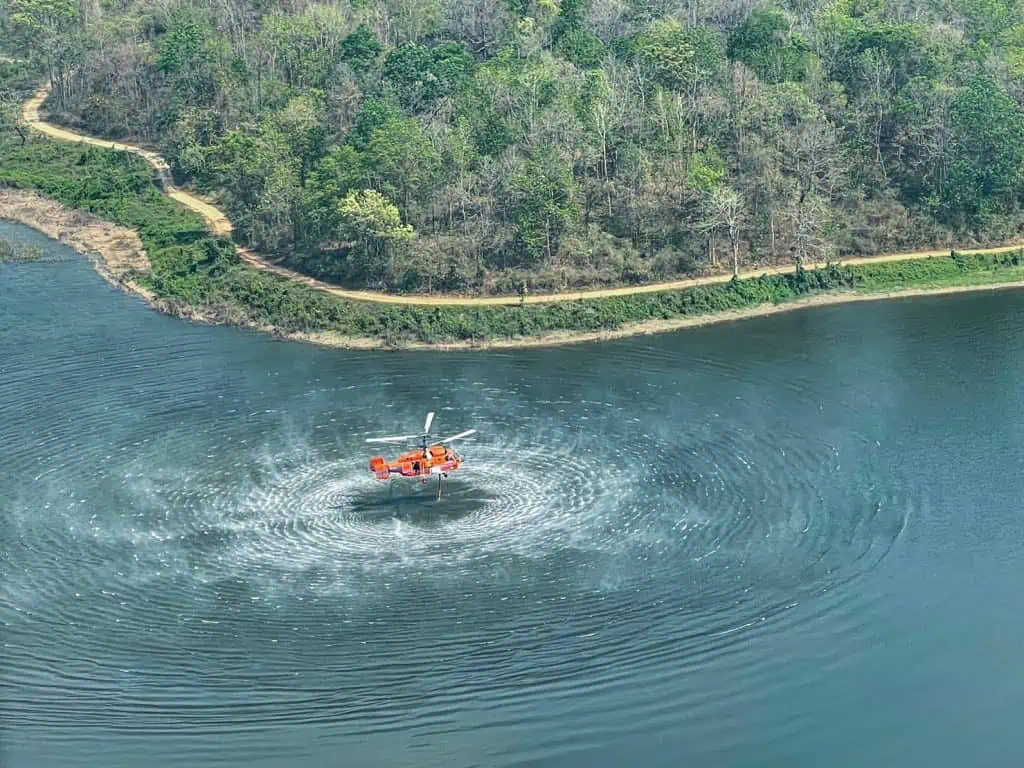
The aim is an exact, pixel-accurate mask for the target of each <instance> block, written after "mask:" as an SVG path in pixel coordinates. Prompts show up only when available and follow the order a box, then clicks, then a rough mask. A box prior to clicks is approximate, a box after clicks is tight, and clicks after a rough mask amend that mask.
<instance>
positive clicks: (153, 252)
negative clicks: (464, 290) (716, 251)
mask: <svg viewBox="0 0 1024 768" xmlns="http://www.w3.org/2000/svg"><path fill="white" fill-rule="evenodd" d="M5 185H6V186H13V187H19V188H25V189H35V190H38V191H40V192H42V193H43V194H45V195H46V196H48V197H51V198H54V199H56V200H59V201H61V202H63V203H64V204H66V205H69V206H72V207H75V208H78V209H82V210H87V211H90V212H91V213H94V214H96V215H98V216H100V217H102V218H105V219H108V220H110V221H114V222H116V223H118V224H121V225H123V226H127V227H130V228H132V229H135V230H137V231H138V232H139V234H140V236H141V237H142V242H143V245H144V246H145V248H146V251H147V253H148V255H149V258H150V261H151V263H152V267H153V268H152V271H151V272H150V273H147V274H142V275H132V276H129V277H130V278H131V279H134V280H136V281H137V282H139V283H141V284H143V285H145V286H146V287H148V288H149V289H151V290H152V291H153V292H154V293H155V294H156V295H157V296H159V297H160V298H161V299H163V300H164V302H165V306H166V308H167V309H169V310H170V311H178V312H181V313H182V314H184V315H186V316H189V315H192V314H193V311H194V310H197V309H198V310H199V311H200V312H201V313H202V314H206V315H212V316H214V317H216V318H217V319H219V320H221V321H225V322H233V323H239V324H249V323H251V324H256V325H259V326H268V325H269V326H273V327H276V328H277V329H280V330H282V331H285V332H303V331H305V332H313V331H335V332H337V333H340V334H342V335H345V336H349V337H362V338H371V339H375V340H377V341H382V342H385V343H391V344H396V345H400V344H401V343H403V342H406V341H422V342H427V343H437V342H445V341H465V340H477V341H484V340H495V339H507V338H516V337H527V336H538V335H542V334H544V333H546V332H551V331H601V330H613V329H616V328H619V327H621V326H623V325H624V324H627V323H633V322H638V321H645V320H670V319H673V318H680V317H687V316H694V315H706V314H709V313H714V312H719V311H722V310H729V309H744V308H749V307H755V306H757V305H759V304H763V303H765V302H785V301H790V300H793V299H795V298H799V297H801V296H806V295H810V294H814V293H820V292H823V291H842V290H847V291H848V290H864V291H880V290H891V289H897V288H902V287H937V286H943V285H960V284H965V283H997V282H1009V281H1013V280H1024V250H1016V251H1010V252H1005V253H999V254H961V253H956V254H951V255H950V256H943V257H935V258H928V259H922V260H918V261H909V262H907V261H904V262H886V263H882V264H876V265H870V266H859V267H849V266H839V265H835V266H832V267H830V268H828V269H822V270H803V271H798V272H796V273H790V274H786V275H779V276H773V277H762V278H757V279H746V280H736V279H734V280H732V281H730V282H727V283H720V284H716V285H709V286H706V287H698V288H691V289H687V290H683V291H674V292H659V293H647V294H637V295H633V296H626V297H617V298H607V299H596V300H586V301H572V302H563V303H554V304H550V303H549V304H526V305H524V306H476V307H461V306H454V307H422V306H415V305H412V306H400V305H392V304H378V303H360V302H350V301H343V300H340V299H338V298H336V297H333V296H330V295H329V294H326V293H323V292H320V291H317V290H315V289H312V288H309V287H307V286H305V285H302V284H300V283H297V282H295V281H292V280H287V279H284V278H281V277H278V276H276V275H273V274H270V273H267V272H263V271H260V270H255V269H252V268H250V267H248V266H246V265H244V264H242V263H240V261H239V259H238V255H237V253H236V252H235V249H234V247H233V245H232V243H230V242H229V241H227V240H225V239H221V238H214V237H211V236H210V235H209V234H208V233H207V231H206V230H205V229H204V227H203V221H202V219H200V218H199V217H198V216H197V215H196V214H194V213H192V212H191V211H188V210H186V209H184V208H182V207H181V206H179V205H178V204H176V203H174V202H173V201H172V200H170V199H169V198H168V197H166V196H165V195H163V194H162V193H161V192H160V190H159V189H158V188H157V187H156V186H155V184H154V182H153V174H152V170H151V169H150V168H149V166H148V165H146V163H145V161H143V160H142V159H141V158H138V157H137V156H135V155H131V154H127V153H122V152H112V151H110V150H105V149H97V148H82V147H81V146H75V145H68V144H62V143H59V142H51V141H49V140H47V139H43V138H38V137H37V138H34V139H30V140H29V141H27V142H26V143H25V144H24V145H23V144H21V143H20V141H18V140H17V139H16V138H12V137H9V138H6V139H0V186H5Z"/></svg>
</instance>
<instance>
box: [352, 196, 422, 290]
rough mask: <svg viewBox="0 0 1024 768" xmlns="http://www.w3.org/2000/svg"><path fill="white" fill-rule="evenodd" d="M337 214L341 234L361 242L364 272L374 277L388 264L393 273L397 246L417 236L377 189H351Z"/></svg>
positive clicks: (395, 208)
mask: <svg viewBox="0 0 1024 768" xmlns="http://www.w3.org/2000/svg"><path fill="white" fill-rule="evenodd" d="M338 213H339V214H340V216H341V219H340V230H341V233H342V236H343V237H347V238H350V239H352V240H355V241H356V242H357V243H359V245H360V247H361V248H362V252H363V254H365V256H366V261H365V262H364V264H363V265H362V268H363V269H362V270H361V271H364V272H366V273H367V274H369V275H372V276H374V277H379V276H380V275H381V274H382V273H383V270H384V269H385V268H386V267H387V268H388V269H390V271H391V272H394V258H395V248H396V246H397V245H399V244H401V243H405V242H409V241H410V240H412V238H413V237H414V235H415V233H414V231H413V228H412V227H411V226H409V225H408V224H403V223H402V217H401V215H400V214H399V212H398V207H397V206H395V204H394V203H392V202H391V201H390V200H388V199H387V198H386V197H385V196H384V195H382V194H380V193H379V192H377V191H376V190H374V189H363V190H360V191H358V192H357V191H355V190H352V191H350V192H349V193H348V194H347V195H345V198H344V199H343V200H341V202H340V203H339V204H338Z"/></svg>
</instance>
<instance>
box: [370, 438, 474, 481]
mask: <svg viewBox="0 0 1024 768" xmlns="http://www.w3.org/2000/svg"><path fill="white" fill-rule="evenodd" d="M461 464H462V459H461V458H460V457H459V456H457V455H456V454H455V453H454V452H453V451H452V450H451V449H449V448H445V446H443V445H430V446H427V447H426V448H425V449H418V450H415V451H408V452H406V453H403V454H401V455H399V457H398V458H397V459H395V460H394V461H390V462H389V461H386V460H385V459H384V457H383V456H374V457H373V458H371V459H370V471H371V472H373V474H374V476H375V477H376V478H377V479H378V480H388V479H390V478H391V477H392V476H393V475H399V476H401V477H429V476H430V475H447V474H448V473H449V472H454V471H455V470H457V469H458V468H459V466H460V465H461Z"/></svg>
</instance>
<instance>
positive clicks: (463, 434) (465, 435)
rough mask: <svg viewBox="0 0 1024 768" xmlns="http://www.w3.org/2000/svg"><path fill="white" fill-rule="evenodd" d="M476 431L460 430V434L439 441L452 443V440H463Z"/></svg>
mask: <svg viewBox="0 0 1024 768" xmlns="http://www.w3.org/2000/svg"><path fill="white" fill-rule="evenodd" d="M475 432H476V430H475V429H467V430H466V431H465V432H459V434H457V435H452V436H451V437H446V438H445V439H444V440H438V441H437V442H439V443H450V442H451V441H452V440H461V439H462V438H464V437H469V436H470V435H472V434H473V433H475Z"/></svg>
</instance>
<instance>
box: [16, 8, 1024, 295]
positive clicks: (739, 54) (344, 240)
mask: <svg viewBox="0 0 1024 768" xmlns="http://www.w3.org/2000/svg"><path fill="white" fill-rule="evenodd" d="M0 40H2V41H3V43H2V45H3V50H0V68H4V67H6V68H8V69H10V68H11V67H13V66H14V64H13V63H12V62H16V63H18V65H19V66H22V67H24V68H25V70H24V71H26V72H31V73H33V74H34V75H36V76H38V77H40V78H47V77H48V78H49V79H50V81H51V82H52V83H53V86H54V87H53V92H52V95H51V97H50V98H49V100H48V102H47V105H46V109H47V113H48V115H49V119H51V120H53V121H54V122H59V123H62V124H65V125H68V126H70V127H73V128H76V129H78V130H83V131H86V132H89V133H92V134H95V135H100V136H104V137H109V138H111V139H124V140H132V141H136V142H138V143H141V144H144V145H146V146H151V147H155V148H157V149H159V150H160V151H161V152H162V153H163V154H164V155H165V156H166V157H167V159H168V161H169V162H170V164H171V167H172V171H173V175H174V177H175V181H176V183H179V184H182V185H186V186H189V187H191V188H193V189H195V190H198V191H199V192H201V193H203V194H204V195H208V196H209V197H210V198H211V199H213V200H216V201H218V203H219V204H220V205H221V206H223V208H224V209H225V211H226V212H227V213H228V215H229V216H230V217H231V219H232V220H233V222H234V224H235V227H236V232H235V237H236V238H237V239H238V240H239V241H240V242H242V243H244V244H246V245H249V246H251V247H253V248H254V249H256V250H258V251H259V252H261V253H263V254H265V255H266V256H268V257H269V258H271V259H274V260H277V261H280V262H281V263H284V264H287V265H288V266H290V267H292V268H293V269H297V270H300V271H303V272H306V273H308V274H312V275H315V276H317V277H320V278H323V279H327V280H331V281H333V282H337V283H340V284H344V285H348V286H353V287H368V288H374V289H379V290H388V291H396V292H435V293H436V292H453V293H479V294H487V293H492V294H493V293H514V292H516V291H519V290H523V289H524V288H525V289H526V290H529V291H536V292H541V291H547V290H556V289H566V288H576V287H583V286H597V285H622V284H631V283H644V282H650V281H653V280H658V279H668V278H671V277H676V276H683V275H687V274H694V273H699V272H708V271H723V270H736V269H739V268H741V267H743V266H750V265H753V264H764V263H781V262H793V261H795V262H797V263H803V262H807V261H828V260H835V259H842V258H843V257H848V256H852V255H870V254H875V253H881V252H887V251H896V250H910V249H913V248H925V247H949V246H951V245H954V244H955V245H956V246H957V247H966V246H970V245H972V244H976V245H985V244H994V243H997V242H1005V241H1009V240H1012V239H1014V238H1016V237H1019V236H1020V234H1021V232H1022V231H1024V213H1022V208H1021V203H1022V199H1024V194H1022V193H1024V184H1022V180H1024V119H1022V118H1024V114H1022V110H1024V0H787V1H786V2H779V3H763V2H762V3H754V2H750V1H749V0H678V2H673V3H669V2H665V1H664V0H561V2H558V1H557V0H338V1H337V2H321V3H314V2H304V0H291V1H289V2H268V1H267V0H193V1H192V2H183V1H182V0H77V1H76V0H3V2H2V3H0ZM23 79H25V80H26V82H27V81H28V79H30V78H28V79H26V78H23ZM15 80H17V78H7V80H6V82H8V83H11V82H14V81H15ZM21 85H22V86H24V85H25V83H21ZM13 90H14V89H11V91H12V92H11V93H8V94H4V95H3V97H2V98H3V100H4V104H10V103H13V100H14V99H15V97H16V96H18V94H15V93H13ZM21 95H23V94H21ZM5 114H7V115H8V118H5V119H4V123H3V124H4V125H5V126H7V127H9V128H10V127H13V128H17V127H18V126H17V125H16V121H15V120H13V118H10V117H9V115H10V111H9V110H6V109H5Z"/></svg>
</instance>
